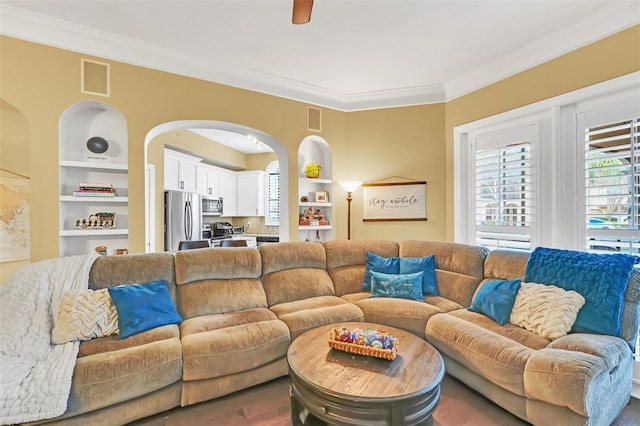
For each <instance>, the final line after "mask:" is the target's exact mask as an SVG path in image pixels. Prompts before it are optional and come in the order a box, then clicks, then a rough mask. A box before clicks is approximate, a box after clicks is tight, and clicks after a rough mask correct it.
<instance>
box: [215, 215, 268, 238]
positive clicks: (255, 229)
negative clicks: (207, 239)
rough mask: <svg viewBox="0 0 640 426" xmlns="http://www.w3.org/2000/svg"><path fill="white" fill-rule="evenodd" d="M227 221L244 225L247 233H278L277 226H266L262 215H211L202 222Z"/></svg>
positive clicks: (236, 224)
mask: <svg viewBox="0 0 640 426" xmlns="http://www.w3.org/2000/svg"><path fill="white" fill-rule="evenodd" d="M213 222H229V223H230V224H232V225H233V226H244V232H245V233H247V234H278V231H279V227H278V226H266V225H265V224H264V216H255V217H211V218H205V219H204V223H213ZM249 223H250V224H251V226H247V224H249Z"/></svg>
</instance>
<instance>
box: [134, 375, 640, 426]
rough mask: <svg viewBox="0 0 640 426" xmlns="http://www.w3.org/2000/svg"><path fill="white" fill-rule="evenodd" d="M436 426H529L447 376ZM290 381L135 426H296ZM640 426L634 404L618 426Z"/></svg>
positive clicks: (638, 410)
mask: <svg viewBox="0 0 640 426" xmlns="http://www.w3.org/2000/svg"><path fill="white" fill-rule="evenodd" d="M441 390H442V393H441V396H440V402H439V404H438V407H437V408H436V411H435V413H434V415H433V418H434V422H433V423H434V426H518V425H527V424H528V423H526V422H523V421H522V420H520V419H519V418H517V417H515V416H513V415H511V414H510V413H508V412H507V411H505V410H503V409H502V408H500V407H498V406H497V405H495V404H493V403H492V402H491V401H489V400H488V399H486V398H484V397H483V396H481V395H480V394H478V393H476V392H474V391H473V390H471V389H469V388H468V387H466V386H465V385H464V384H462V383H461V382H459V381H458V380H456V379H454V378H452V377H449V376H445V378H444V380H443V381H442V386H441ZM290 407H291V405H290V401H289V379H288V378H287V377H283V378H280V379H277V380H274V381H271V382H269V383H266V384H264V385H260V386H255V387H253V388H250V389H246V390H243V391H240V392H236V393H234V394H232V395H227V396H225V397H222V398H218V399H215V400H213V401H208V402H203V403H200V404H196V405H192V406H189V407H184V408H176V409H173V410H170V411H167V412H165V413H160V414H157V415H155V416H152V417H148V418H146V419H143V420H138V421H136V422H133V423H131V424H130V426H200V425H214V426H249V425H251V426H291V419H290ZM639 424H640V400H638V399H635V398H631V402H630V403H629V405H627V407H626V408H625V409H624V411H623V412H622V414H621V415H620V416H619V417H618V418H617V419H616V420H615V422H614V423H613V425H612V426H636V425H639Z"/></svg>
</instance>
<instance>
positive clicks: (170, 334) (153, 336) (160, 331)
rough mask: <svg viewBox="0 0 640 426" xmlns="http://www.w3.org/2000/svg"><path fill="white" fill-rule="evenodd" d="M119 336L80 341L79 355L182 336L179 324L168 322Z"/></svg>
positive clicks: (131, 346)
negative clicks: (137, 332)
mask: <svg viewBox="0 0 640 426" xmlns="http://www.w3.org/2000/svg"><path fill="white" fill-rule="evenodd" d="M118 337H119V336H118V335H117V334H115V335H112V336H106V337H100V338H99V339H92V340H87V341H84V342H80V350H79V352H78V357H83V356H90V355H96V354H101V353H107V352H113V351H120V350H123V349H129V348H135V347H136V346H141V345H146V344H148V343H153V342H160V341H162V340H167V339H174V338H180V329H179V326H178V325H177V324H168V325H163V326H161V327H156V328H153V329H151V330H147V331H145V332H143V333H139V334H134V335H133V336H129V337H127V338H126V339H119V338H118Z"/></svg>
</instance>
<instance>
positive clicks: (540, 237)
mask: <svg viewBox="0 0 640 426" xmlns="http://www.w3.org/2000/svg"><path fill="white" fill-rule="evenodd" d="M639 77H640V72H636V73H633V74H629V75H627V76H623V77H620V78H617V79H614V80H610V81H607V82H604V83H601V84H598V85H595V86H591V87H587V88H585V89H581V90H578V91H576V92H572V93H567V94H565V95H561V96H558V97H556V98H552V99H548V100H545V101H541V102H538V103H536V104H532V105H528V106H525V107H522V108H519V109H517V110H513V111H508V112H506V113H503V114H499V115H497V116H494V117H489V118H485V119H482V120H479V121H477V122H474V123H468V124H465V125H463V126H459V127H456V128H455V129H454V180H455V184H454V187H455V193H454V216H455V229H454V230H455V240H456V241H458V242H462V243H469V244H481V245H485V246H487V247H489V248H495V247H514V248H524V249H533V248H535V247H536V246H546V247H557V248H566V249H576V250H588V251H595V252H602V253H613V252H621V253H630V254H634V255H636V256H640V78H639ZM527 122H528V123H532V122H535V123H536V124H537V126H538V131H535V130H532V129H533V128H535V126H526V123H527ZM527 128H528V129H529V132H525V133H526V134H525V135H523V134H518V133H517V132H518V130H519V129H520V130H522V129H527ZM509 129H512V131H511V130H509ZM635 353H636V357H637V359H636V362H635V364H634V388H635V390H634V391H633V392H635V394H634V396H636V397H638V396H640V338H639V340H638V345H637V346H636V351H635Z"/></svg>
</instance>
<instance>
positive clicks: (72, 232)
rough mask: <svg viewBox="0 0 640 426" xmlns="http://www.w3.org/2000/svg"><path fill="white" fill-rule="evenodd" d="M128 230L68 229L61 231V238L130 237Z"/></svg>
mask: <svg viewBox="0 0 640 426" xmlns="http://www.w3.org/2000/svg"><path fill="white" fill-rule="evenodd" d="M128 234H129V230H128V229H126V228H112V229H67V230H62V231H60V236H61V237H88V236H93V235H128Z"/></svg>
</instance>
